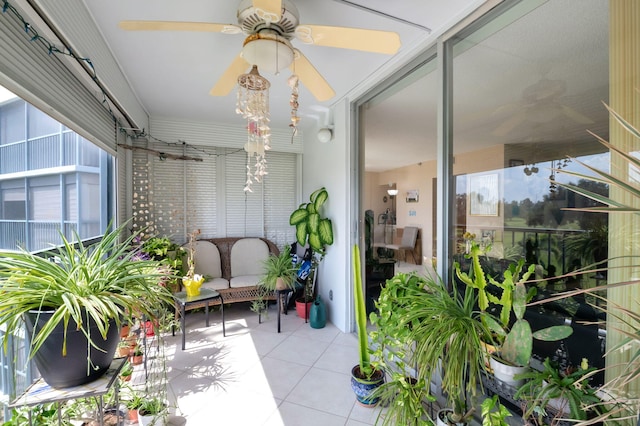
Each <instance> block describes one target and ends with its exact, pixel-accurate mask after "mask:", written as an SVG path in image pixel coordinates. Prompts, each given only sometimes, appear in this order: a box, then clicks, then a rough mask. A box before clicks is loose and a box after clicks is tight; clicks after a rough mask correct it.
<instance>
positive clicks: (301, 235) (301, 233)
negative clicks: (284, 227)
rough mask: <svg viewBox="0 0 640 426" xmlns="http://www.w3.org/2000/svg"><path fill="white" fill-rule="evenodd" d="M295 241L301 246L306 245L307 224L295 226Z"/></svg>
mask: <svg viewBox="0 0 640 426" xmlns="http://www.w3.org/2000/svg"><path fill="white" fill-rule="evenodd" d="M296 241H298V244H300V245H301V246H304V245H305V244H307V222H300V223H298V224H297V225H296Z"/></svg>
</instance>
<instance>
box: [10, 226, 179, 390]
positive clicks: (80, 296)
mask: <svg viewBox="0 0 640 426" xmlns="http://www.w3.org/2000/svg"><path fill="white" fill-rule="evenodd" d="M125 229H126V224H123V225H121V226H120V227H118V228H116V229H112V230H110V231H108V232H106V233H105V235H104V236H103V238H102V239H101V240H100V241H99V242H97V243H95V244H91V245H89V246H87V247H85V246H83V245H82V244H81V243H79V242H78V243H72V242H70V241H68V240H67V239H66V238H65V237H64V236H62V235H61V237H62V241H63V246H62V247H61V248H58V249H54V250H51V251H49V252H47V253H45V254H44V255H35V254H32V253H29V252H27V251H24V250H23V251H20V252H6V251H4V252H0V286H1V287H2V292H0V306H2V307H3V308H2V310H0V324H2V325H3V326H4V327H5V328H6V332H5V334H4V338H3V339H4V344H5V347H6V345H7V343H8V341H7V339H8V338H9V336H11V335H14V334H16V333H18V331H19V330H20V329H21V328H22V326H23V324H26V330H27V333H28V334H29V336H30V357H33V358H34V359H35V363H36V366H37V368H38V370H39V371H40V374H41V375H42V377H43V379H44V380H45V381H46V382H47V383H48V384H49V385H51V386H53V387H68V386H75V385H79V384H82V383H86V382H90V381H92V380H94V379H96V378H98V377H100V376H101V375H102V374H104V373H105V372H106V371H107V369H108V367H109V365H110V364H111V361H112V360H113V356H114V353H115V350H116V347H117V345H118V341H119V336H120V327H121V324H122V323H123V322H124V321H126V322H131V320H132V318H133V315H134V313H137V314H140V315H144V316H146V317H153V316H155V315H156V314H157V312H156V311H157V310H158V306H165V305H170V304H172V296H171V293H170V292H169V291H167V289H166V288H165V287H163V286H160V285H158V281H159V279H160V278H161V272H159V271H160V269H159V267H160V264H159V262H158V261H154V260H141V259H139V258H138V255H139V251H137V250H130V248H131V246H132V243H133V241H134V240H135V238H136V237H137V235H136V234H132V235H131V236H129V237H126V238H123V233H124V231H125ZM121 238H122V239H123V240H122V241H121ZM76 239H77V240H78V241H79V237H78V236H77V235H76Z"/></svg>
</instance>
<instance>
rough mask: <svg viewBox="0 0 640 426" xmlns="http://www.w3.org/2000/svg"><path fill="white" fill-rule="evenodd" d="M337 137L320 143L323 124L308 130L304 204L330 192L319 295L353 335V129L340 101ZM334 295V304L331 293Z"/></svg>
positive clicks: (342, 327)
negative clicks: (329, 233)
mask: <svg viewBox="0 0 640 426" xmlns="http://www.w3.org/2000/svg"><path fill="white" fill-rule="evenodd" d="M333 112H334V114H333V115H334V123H333V124H334V125H335V126H334V133H333V139H332V140H331V141H329V142H328V143H321V142H320V141H318V139H317V137H316V134H317V131H318V129H319V128H320V127H323V126H322V123H320V124H318V125H314V126H312V127H308V128H305V130H304V133H303V135H304V136H303V137H304V154H303V168H302V169H303V185H302V192H303V195H302V197H303V200H302V201H306V200H307V199H308V197H309V194H310V193H311V192H313V191H315V190H316V189H318V188H320V187H322V186H324V187H325V188H327V191H328V192H329V200H328V201H327V204H325V207H324V208H325V211H324V213H325V216H326V217H328V218H329V219H331V220H332V222H333V236H334V240H333V245H331V246H329V247H328V249H327V255H326V257H325V258H324V261H323V262H322V264H321V265H320V267H319V275H318V282H317V290H318V294H320V296H321V297H322V299H323V301H324V302H325V304H326V306H327V318H328V320H329V321H330V322H331V323H332V324H334V325H335V326H336V327H338V328H339V329H340V330H342V331H343V332H350V331H351V319H350V318H351V311H352V308H351V307H352V305H353V303H352V299H351V291H350V290H351V278H350V274H351V269H350V265H351V262H350V255H351V245H352V236H351V235H349V232H350V227H349V220H350V217H351V211H352V207H351V199H352V196H354V194H352V190H351V184H350V178H351V177H350V173H349V172H350V170H351V167H350V161H351V153H350V146H349V144H350V141H349V134H348V133H347V132H346V130H345V129H348V128H350V126H349V125H348V120H349V103H348V101H341V102H340V103H339V104H338V105H337V106H335V107H334V109H333ZM330 292H332V293H333V300H331V299H330V298H329V293H330Z"/></svg>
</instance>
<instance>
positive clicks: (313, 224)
mask: <svg viewBox="0 0 640 426" xmlns="http://www.w3.org/2000/svg"><path fill="white" fill-rule="evenodd" d="M319 225H320V215H319V214H318V213H312V214H309V217H308V219H307V227H308V230H309V233H310V234H318V233H319V230H318V228H319Z"/></svg>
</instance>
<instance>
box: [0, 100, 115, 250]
mask: <svg viewBox="0 0 640 426" xmlns="http://www.w3.org/2000/svg"><path fill="white" fill-rule="evenodd" d="M25 135H28V137H29V139H28V140H25ZM0 140H1V141H2V143H1V144H0V191H1V200H0V201H1V202H2V206H1V209H2V210H1V211H0V213H1V217H0V219H1V221H0V228H1V229H0V230H1V231H2V237H1V239H0V248H2V249H10V250H14V249H16V248H17V246H18V245H20V246H24V247H25V248H27V249H28V250H32V251H35V250H43V249H48V248H50V247H51V246H52V245H56V244H58V243H59V242H60V233H59V232H60V230H61V231H62V232H63V234H64V235H65V236H66V237H67V238H69V239H72V238H74V231H77V232H78V234H79V236H80V238H90V237H95V236H97V235H100V234H101V233H102V232H103V231H104V229H105V228H106V226H107V223H106V221H107V220H108V219H107V218H108V217H109V214H108V213H105V211H106V209H107V206H106V205H104V204H105V203H104V202H103V200H108V199H109V196H110V194H111V196H113V191H109V188H108V185H109V182H110V179H107V177H106V176H103V175H104V174H105V171H108V167H109V166H108V165H110V164H113V162H112V159H111V157H110V156H109V154H107V153H106V152H105V151H103V150H101V149H100V148H98V147H97V146H95V145H94V144H92V143H91V142H89V141H88V140H86V139H85V138H82V137H81V136H79V135H78V134H76V133H74V132H72V131H70V130H68V129H66V128H65V127H64V126H62V125H61V124H60V123H59V122H57V121H56V120H54V119H52V118H51V117H49V116H48V115H46V114H44V113H43V112H42V111H40V110H38V109H37V108H35V107H33V106H32V105H29V104H27V103H26V102H25V101H24V100H22V99H20V98H17V97H14V98H12V99H9V100H6V101H5V102H4V104H2V106H0ZM104 165H107V166H106V167H104ZM59 167H64V168H65V169H64V170H62V171H61V170H60V169H58V168H59ZM53 168H56V169H53ZM8 174H11V175H10V176H8ZM16 176H17V177H16Z"/></svg>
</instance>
